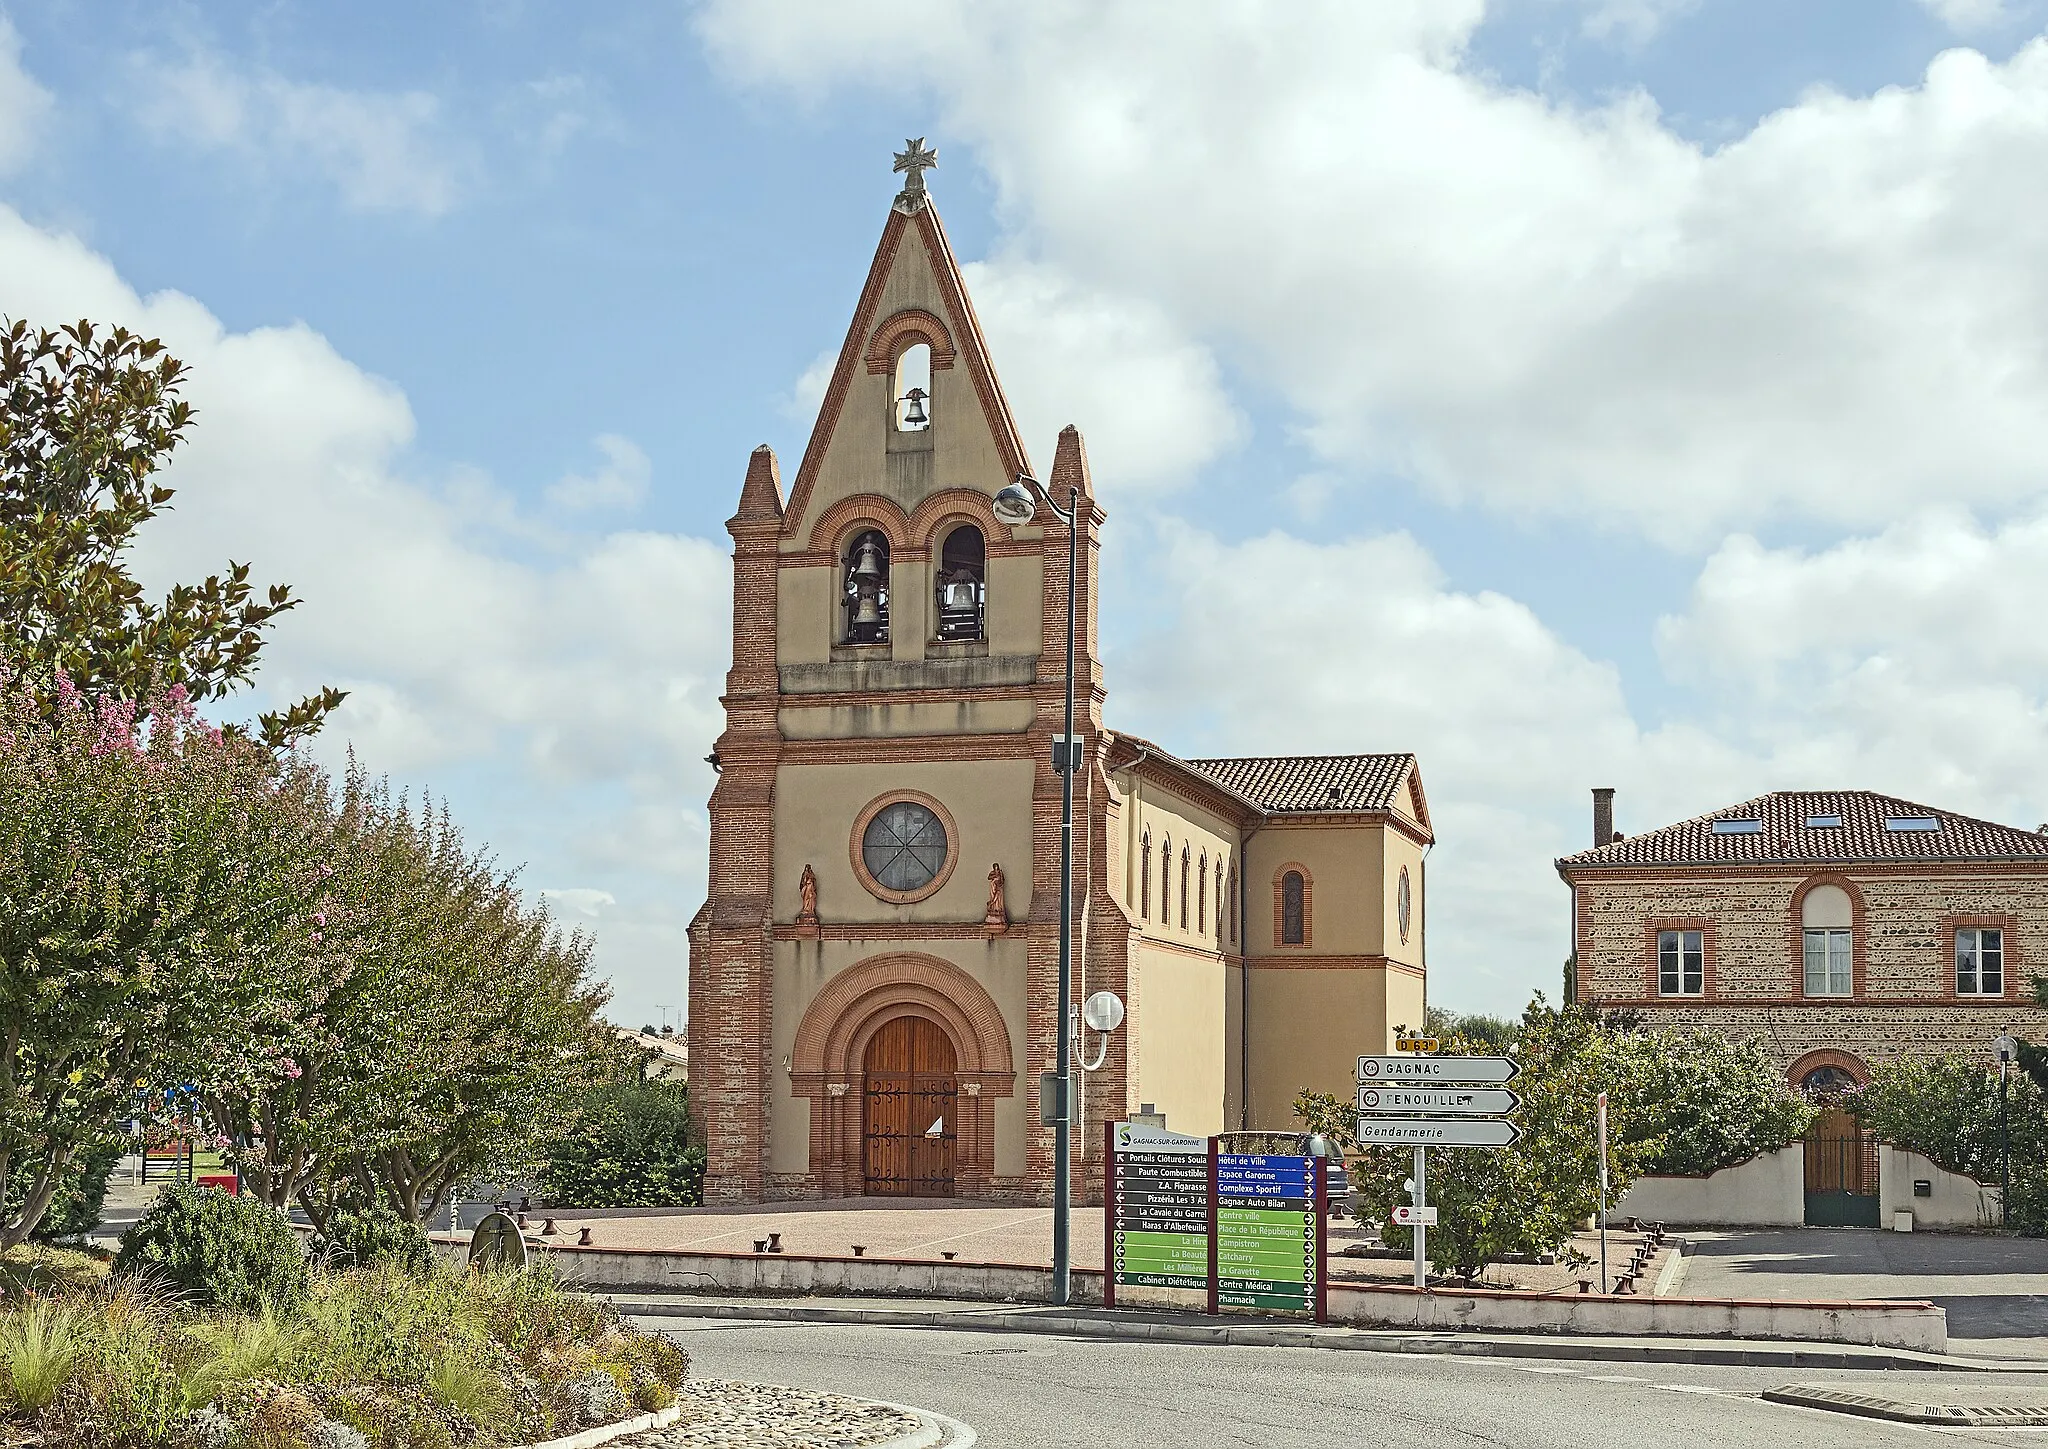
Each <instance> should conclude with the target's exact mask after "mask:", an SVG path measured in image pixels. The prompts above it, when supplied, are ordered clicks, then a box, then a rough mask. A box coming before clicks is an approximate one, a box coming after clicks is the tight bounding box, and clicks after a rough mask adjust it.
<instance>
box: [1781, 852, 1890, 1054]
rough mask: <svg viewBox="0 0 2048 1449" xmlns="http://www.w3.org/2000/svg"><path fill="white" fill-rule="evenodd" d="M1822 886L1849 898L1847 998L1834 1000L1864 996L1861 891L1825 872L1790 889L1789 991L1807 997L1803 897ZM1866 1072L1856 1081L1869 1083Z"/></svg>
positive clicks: (1864, 937) (1865, 942)
mask: <svg viewBox="0 0 2048 1449" xmlns="http://www.w3.org/2000/svg"><path fill="white" fill-rule="evenodd" d="M1821 886H1839V887H1840V888H1841V890H1842V893H1843V894H1844V895H1846V896H1848V897H1849V996H1848V997H1837V998H1835V999H1836V1000H1838V1001H1839V1000H1849V999H1853V998H1855V997H1858V996H1861V995H1863V993H1864V992H1865V991H1867V990H1868V989H1869V986H1868V977H1867V976H1866V974H1865V973H1866V968H1867V966H1868V963H1869V958H1870V952H1869V942H1868V940H1867V935H1868V933H1867V932H1866V930H1865V929H1864V910H1863V892H1862V890H1861V889H1859V888H1858V886H1857V884H1856V882H1855V881H1853V880H1850V879H1849V877H1847V876H1846V875H1843V874H1842V873H1841V872H1840V871H1838V870H1824V871H1820V872H1817V873H1816V874H1813V875H1810V876H1808V877H1807V878H1806V879H1805V880H1802V881H1801V882H1799V884H1798V885H1796V886H1794V887H1793V889H1792V902H1791V904H1790V906H1788V907H1787V909H1786V916H1785V921H1786V935H1787V941H1788V946H1789V949H1790V953H1791V957H1792V989H1791V993H1790V994H1791V996H1792V997H1793V998H1794V999H1798V998H1803V997H1805V995H1806V898H1807V897H1808V896H1809V895H1811V894H1812V893H1813V892H1814V891H1816V890H1818V889H1819V888H1820V887H1821ZM1869 1079H1870V1076H1869V1073H1868V1072H1865V1073H1864V1074H1863V1076H1861V1077H1860V1078H1858V1080H1859V1081H1868V1080H1869Z"/></svg>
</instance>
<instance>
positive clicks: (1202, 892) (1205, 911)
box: [1195, 850, 1209, 936]
mask: <svg viewBox="0 0 2048 1449" xmlns="http://www.w3.org/2000/svg"><path fill="white" fill-rule="evenodd" d="M1195 934H1196V935H1198V936H1206V935H1208V934H1209V852H1208V851H1206V850H1205V851H1203V852H1202V859H1201V863H1200V864H1198V865H1197V866H1196V867H1195Z"/></svg>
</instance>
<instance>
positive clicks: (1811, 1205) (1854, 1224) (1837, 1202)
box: [1806, 1069, 1878, 1228]
mask: <svg viewBox="0 0 2048 1449" xmlns="http://www.w3.org/2000/svg"><path fill="white" fill-rule="evenodd" d="M1824 1070H1825V1069H1824ZM1808 1080H1811V1078H1809V1079H1808ZM1806 1225H1807V1226H1808V1227H1810V1228H1874V1227H1876V1226H1878V1198H1877V1134H1876V1133H1875V1132H1872V1131H1869V1130H1868V1129H1867V1128H1865V1127H1864V1126H1863V1124H1862V1123H1860V1122H1858V1121H1857V1120H1856V1119H1855V1118H1854V1117H1853V1116H1851V1115H1850V1114H1849V1113H1847V1112H1845V1111H1843V1110H1842V1109H1841V1108H1840V1107H1832V1106H1831V1107H1826V1108H1823V1109H1822V1111H1821V1114H1820V1115H1819V1116H1818V1117H1816V1118H1814V1120H1813V1125H1812V1126H1811V1127H1809V1128H1807V1129H1806Z"/></svg>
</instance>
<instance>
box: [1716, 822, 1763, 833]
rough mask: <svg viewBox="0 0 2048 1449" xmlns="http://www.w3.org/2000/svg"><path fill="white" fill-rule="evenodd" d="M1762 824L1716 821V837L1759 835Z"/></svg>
mask: <svg viewBox="0 0 2048 1449" xmlns="http://www.w3.org/2000/svg"><path fill="white" fill-rule="evenodd" d="M1763 828H1764V823H1763V821H1761V820H1716V821H1715V822H1714V834H1716V835H1761V834H1762V833H1763Z"/></svg>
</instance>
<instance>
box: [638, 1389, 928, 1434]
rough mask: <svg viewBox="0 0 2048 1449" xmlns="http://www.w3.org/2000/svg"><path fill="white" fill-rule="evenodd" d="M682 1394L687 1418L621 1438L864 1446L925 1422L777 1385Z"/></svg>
mask: <svg viewBox="0 0 2048 1449" xmlns="http://www.w3.org/2000/svg"><path fill="white" fill-rule="evenodd" d="M681 1399H682V1402H683V1403H684V1404H685V1405H686V1407H685V1409H684V1411H683V1417H682V1418H680V1419H678V1420H677V1421H676V1422H675V1423H673V1424H671V1425H670V1426H669V1427H668V1428H666V1429H656V1430H653V1431H651V1432H649V1433H646V1434H636V1435H634V1436H633V1437H632V1438H631V1439H622V1440H620V1441H618V1442H619V1443H621V1444H633V1445H643V1446H646V1449H657V1446H658V1449H753V1446H759V1449H857V1446H859V1445H862V1444H880V1443H882V1442H884V1441H886V1440H889V1439H894V1438H897V1437H898V1436H900V1435H903V1434H908V1433H910V1432H911V1431H912V1430H913V1429H915V1428H917V1427H918V1420H916V1419H915V1418H913V1417H911V1416H910V1415H909V1414H905V1413H902V1412H900V1411H899V1410H896V1409H885V1408H883V1407H881V1406H880V1405H879V1404H870V1403H864V1402H863V1401H861V1400H859V1399H849V1398H845V1397H843V1396H841V1395H839V1394H819V1393H813V1392H812V1391H810V1390H809V1389H785V1388H779V1387H777V1386H776V1385H774V1384H743V1383H737V1382H734V1381H733V1380H730V1379H692V1380H690V1381H689V1382H688V1383H687V1384H684V1385H683V1387H682V1391H681Z"/></svg>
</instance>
